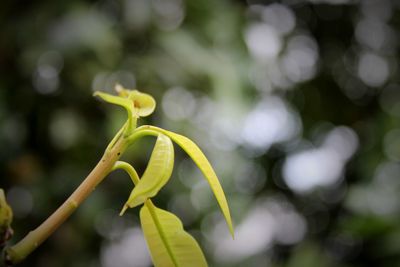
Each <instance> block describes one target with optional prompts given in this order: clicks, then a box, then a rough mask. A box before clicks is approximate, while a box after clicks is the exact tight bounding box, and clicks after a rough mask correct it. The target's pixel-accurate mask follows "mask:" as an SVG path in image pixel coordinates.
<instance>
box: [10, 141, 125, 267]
mask: <svg viewBox="0 0 400 267" xmlns="http://www.w3.org/2000/svg"><path fill="white" fill-rule="evenodd" d="M113 141H114V143H113V144H111V143H110V146H109V147H108V148H107V150H106V152H105V153H104V155H103V157H102V158H101V160H100V161H99V162H98V163H97V165H96V167H95V168H94V169H93V170H92V171H91V172H90V174H89V175H88V176H87V177H86V178H85V180H84V181H83V182H82V183H81V184H80V185H79V186H78V188H77V189H76V190H75V191H74V192H73V193H72V194H71V196H70V197H69V198H68V199H67V200H66V201H65V202H64V203H63V204H62V205H61V206H60V207H59V208H58V209H57V210H56V211H55V212H54V213H53V214H52V215H51V216H50V217H48V218H47V219H46V220H45V221H44V222H43V223H42V224H41V225H40V226H39V227H37V228H36V229H35V230H33V231H31V232H29V233H28V234H27V235H26V236H25V237H24V238H23V239H22V240H21V241H19V242H18V243H17V244H15V245H14V246H12V247H10V248H7V249H6V256H5V261H6V262H7V264H16V263H18V262H20V261H22V260H23V259H24V258H25V257H27V256H28V255H29V254H30V253H31V252H32V251H34V250H35V249H36V248H37V247H38V246H39V245H40V244H41V243H43V242H44V241H45V240H46V239H47V238H48V237H49V236H50V235H51V234H52V233H53V232H54V231H55V230H57V229H58V227H59V226H60V225H61V224H62V223H63V222H64V221H65V220H66V219H67V218H68V217H69V216H70V215H71V214H72V213H73V212H74V211H75V209H76V208H77V207H78V206H79V205H80V204H81V203H82V202H83V201H84V200H85V199H86V198H87V197H88V196H89V194H90V193H91V192H92V191H93V190H94V189H95V188H96V186H97V185H98V184H99V183H100V182H101V181H102V180H103V179H104V177H105V176H106V175H107V174H108V173H109V172H110V171H111V169H112V167H113V166H114V163H115V162H116V161H117V160H118V159H119V157H120V155H121V154H122V153H123V152H124V150H125V149H126V148H127V146H128V142H127V139H126V138H124V137H123V136H122V135H121V134H120V135H119V137H118V138H117V139H116V140H113Z"/></svg>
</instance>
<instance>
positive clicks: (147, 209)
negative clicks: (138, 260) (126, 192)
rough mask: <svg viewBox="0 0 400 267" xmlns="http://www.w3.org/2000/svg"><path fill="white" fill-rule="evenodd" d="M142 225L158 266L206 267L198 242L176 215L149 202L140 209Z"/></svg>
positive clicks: (155, 264)
mask: <svg viewBox="0 0 400 267" xmlns="http://www.w3.org/2000/svg"><path fill="white" fill-rule="evenodd" d="M140 222H141V224H142V228H143V232H144V236H145V239H146V242H147V245H148V247H149V250H150V254H151V258H152V260H153V263H154V266H155V267H181V266H182V267H187V266H190V267H205V266H207V262H206V259H205V258H204V255H203V252H202V251H201V249H200V247H199V245H198V244H197V242H196V240H195V239H194V238H193V237H192V236H191V235H189V234H188V233H187V232H185V231H184V229H183V226H182V222H181V221H180V220H179V218H178V217H176V216H175V215H174V214H172V213H170V212H167V211H165V210H162V209H159V208H157V207H155V206H154V204H153V203H152V202H151V201H150V200H148V201H146V205H145V206H143V207H142V208H141V210H140Z"/></svg>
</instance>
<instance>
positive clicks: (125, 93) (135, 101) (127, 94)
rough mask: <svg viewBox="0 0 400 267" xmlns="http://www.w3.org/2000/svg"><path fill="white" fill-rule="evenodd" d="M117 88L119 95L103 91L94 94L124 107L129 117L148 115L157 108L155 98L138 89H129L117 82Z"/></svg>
mask: <svg viewBox="0 0 400 267" xmlns="http://www.w3.org/2000/svg"><path fill="white" fill-rule="evenodd" d="M115 90H116V91H117V92H118V96H115V95H110V94H107V93H103V92H95V93H94V96H99V97H100V98H102V99H103V100H104V101H106V102H108V103H111V104H114V105H119V106H122V107H124V108H125V109H126V110H127V112H128V115H129V117H132V116H133V117H146V116H149V115H150V114H151V113H153V111H154V109H155V108H156V101H155V100H154V98H153V97H152V96H151V95H149V94H145V93H142V92H139V91H138V90H128V89H125V88H123V87H122V86H121V85H119V84H117V85H116V86H115Z"/></svg>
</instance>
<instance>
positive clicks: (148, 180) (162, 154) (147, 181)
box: [125, 134, 174, 208]
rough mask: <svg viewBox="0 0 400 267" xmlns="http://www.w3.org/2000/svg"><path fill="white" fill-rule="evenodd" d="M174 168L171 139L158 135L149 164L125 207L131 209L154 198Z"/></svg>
mask: <svg viewBox="0 0 400 267" xmlns="http://www.w3.org/2000/svg"><path fill="white" fill-rule="evenodd" d="M173 166H174V146H173V145H172V142H171V139H170V138H168V137H167V136H165V135H164V134H159V135H158V138H157V141H156V145H155V146H154V149H153V152H152V154H151V157H150V161H149V164H148V165H147V168H146V170H145V172H144V174H143V176H142V178H141V179H140V181H139V183H138V184H137V185H136V186H135V187H134V188H133V190H132V192H131V194H130V196H129V199H128V201H127V202H126V204H125V208H126V206H128V207H130V208H133V207H136V206H138V205H140V204H142V203H144V202H145V201H146V199H148V198H151V197H154V196H155V195H156V194H157V193H158V191H160V189H161V188H162V187H163V186H164V185H165V184H166V183H167V182H168V180H169V178H170V177H171V174H172V169H173Z"/></svg>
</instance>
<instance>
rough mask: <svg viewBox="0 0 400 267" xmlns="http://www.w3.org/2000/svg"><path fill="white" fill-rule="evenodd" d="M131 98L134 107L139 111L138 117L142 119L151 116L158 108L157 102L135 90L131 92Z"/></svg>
mask: <svg viewBox="0 0 400 267" xmlns="http://www.w3.org/2000/svg"><path fill="white" fill-rule="evenodd" d="M129 98H130V99H132V101H133V102H134V106H135V108H137V109H138V115H139V116H140V117H146V116H149V115H150V114H151V113H153V111H154V109H155V108H156V101H155V100H154V98H153V97H152V96H151V95H149V94H145V93H141V92H139V91H137V90H134V91H131V92H130V94H129Z"/></svg>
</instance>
